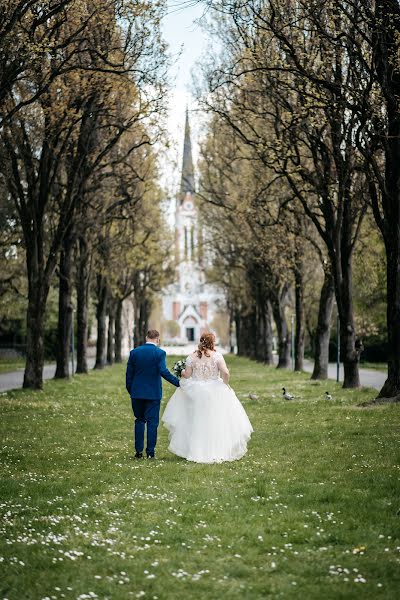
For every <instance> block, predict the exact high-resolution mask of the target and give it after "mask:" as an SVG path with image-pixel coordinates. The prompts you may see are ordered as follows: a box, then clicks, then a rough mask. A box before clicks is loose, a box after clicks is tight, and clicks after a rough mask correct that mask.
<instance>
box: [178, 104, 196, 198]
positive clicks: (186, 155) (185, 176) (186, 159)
mask: <svg viewBox="0 0 400 600" xmlns="http://www.w3.org/2000/svg"><path fill="white" fill-rule="evenodd" d="M180 192H181V196H186V194H187V193H188V192H189V193H190V194H194V192H195V189H194V168H193V158H192V142H191V139H190V126H189V111H188V109H186V120H185V139H184V143H183V159H182V176H181V190H180Z"/></svg>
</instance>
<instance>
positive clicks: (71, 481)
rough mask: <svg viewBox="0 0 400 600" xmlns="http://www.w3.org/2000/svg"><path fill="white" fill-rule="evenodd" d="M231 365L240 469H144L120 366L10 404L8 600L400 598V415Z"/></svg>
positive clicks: (2, 414)
mask: <svg viewBox="0 0 400 600" xmlns="http://www.w3.org/2000/svg"><path fill="white" fill-rule="evenodd" d="M228 360H229V364H230V366H231V370H232V374H233V375H232V381H231V383H232V386H233V387H234V388H235V389H236V391H237V393H238V395H239V398H240V399H241V400H242V402H243V404H244V406H245V408H246V411H247V412H248V414H249V417H250V419H251V421H252V424H253V427H254V429H255V432H254V434H253V437H252V440H251V443H250V445H249V452H248V454H247V455H246V456H245V457H244V458H243V459H242V460H241V461H238V462H234V463H224V464H221V465H198V464H194V463H188V462H186V461H184V460H182V459H179V458H177V457H175V456H173V455H171V454H169V453H168V451H167V435H166V432H165V430H164V429H163V428H162V427H160V436H159V442H158V446H157V453H158V461H156V462H154V463H152V462H147V461H140V462H138V461H135V460H134V459H133V458H132V456H133V444H132V421H133V419H132V415H131V408H130V403H129V399H128V397H127V394H126V392H125V389H124V366H123V365H122V366H115V367H113V368H108V369H106V370H104V371H102V372H100V371H96V372H91V373H90V375H89V376H86V377H85V376H78V377H75V378H74V379H73V380H71V381H69V382H62V381H50V382H48V383H46V385H45V391H44V392H29V391H23V390H21V391H15V392H10V393H5V394H2V395H1V396H0V422H1V430H2V431H1V434H2V440H3V444H2V466H3V467H2V468H3V480H2V492H1V493H2V499H1V508H2V514H3V521H2V530H1V550H0V555H1V559H0V561H1V562H0V568H1V570H2V574H1V576H0V590H1V597H2V598H3V599H5V598H7V599H8V600H24V599H27V600H28V599H29V600H36V599H38V600H42V599H44V598H48V599H52V600H60V599H61V598H67V599H74V600H78V599H79V600H85V599H88V598H102V599H105V598H108V599H113V600H125V599H130V598H140V597H143V598H144V599H145V600H146V599H155V600H157V599H159V600H164V599H168V600H169V599H171V600H187V599H188V598H195V599H201V600H214V599H216V600H217V599H228V600H231V599H232V600H236V599H237V600H239V599H240V600H242V599H251V600H253V599H260V600H261V599H264V598H289V599H296V600H297V599H307V600H308V599H316V600H320V599H321V598H323V599H324V600H329V599H335V600H337V599H342V598H351V599H353V598H360V599H361V598H362V599H363V600H364V599H374V600H375V599H379V598H384V599H389V598H393V599H394V598H398V591H399V589H400V568H399V567H400V563H399V559H400V552H399V550H400V539H399V533H400V532H399V523H400V512H399V510H400V493H399V492H400V489H399V476H400V471H399V460H398V459H399V447H400V445H399V441H400V419H399V407H398V406H396V405H388V406H381V407H376V408H370V409H360V408H357V407H356V405H357V403H358V402H360V401H363V400H367V399H370V398H372V397H373V396H374V392H373V391H371V390H361V391H353V390H342V389H341V388H340V387H339V386H338V385H337V384H336V383H335V382H331V381H330V382H328V383H326V382H324V383H319V382H311V381H309V379H308V378H309V375H306V374H296V375H294V374H293V373H291V372H283V371H277V370H275V369H271V368H266V367H263V366H261V365H258V364H256V363H254V362H250V361H248V360H245V359H240V358H236V357H232V358H229V359H228ZM282 385H284V386H285V387H286V388H287V389H288V390H289V391H290V392H292V393H294V394H295V395H296V399H295V400H294V401H291V402H286V401H284V400H282V398H281V387H282ZM325 390H329V391H330V392H331V393H332V395H333V400H332V401H330V402H328V401H326V400H325V399H324V398H323V395H324V392H325ZM172 391H173V388H172V387H171V386H170V385H168V384H166V385H165V397H166V398H167V397H168V396H169V395H170V394H171V393H172ZM249 392H255V393H257V394H258V396H259V398H258V400H250V399H249V398H248V397H247V395H248V393H249Z"/></svg>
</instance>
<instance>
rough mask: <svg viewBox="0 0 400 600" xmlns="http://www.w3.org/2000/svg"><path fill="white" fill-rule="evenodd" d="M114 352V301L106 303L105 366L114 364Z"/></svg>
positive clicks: (111, 299) (112, 299)
mask: <svg viewBox="0 0 400 600" xmlns="http://www.w3.org/2000/svg"><path fill="white" fill-rule="evenodd" d="M114 352H115V300H114V298H109V301H108V333H107V364H109V365H113V364H114Z"/></svg>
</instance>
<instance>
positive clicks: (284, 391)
mask: <svg viewBox="0 0 400 600" xmlns="http://www.w3.org/2000/svg"><path fill="white" fill-rule="evenodd" d="M282 396H283V397H284V398H285V400H294V396H292V394H289V392H287V391H286V389H285V388H282Z"/></svg>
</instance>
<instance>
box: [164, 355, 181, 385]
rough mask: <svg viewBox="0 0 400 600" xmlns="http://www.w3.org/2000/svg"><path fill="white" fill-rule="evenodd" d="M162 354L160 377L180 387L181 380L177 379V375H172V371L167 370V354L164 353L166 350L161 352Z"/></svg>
mask: <svg viewBox="0 0 400 600" xmlns="http://www.w3.org/2000/svg"><path fill="white" fill-rule="evenodd" d="M161 352H162V355H161V358H160V375H161V377H164V379H166V380H167V381H169V382H170V383H172V385H175V386H176V387H179V379H177V377H175V375H172V373H170V371H168V369H167V365H166V363H165V357H166V353H165V352H164V350H161Z"/></svg>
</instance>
